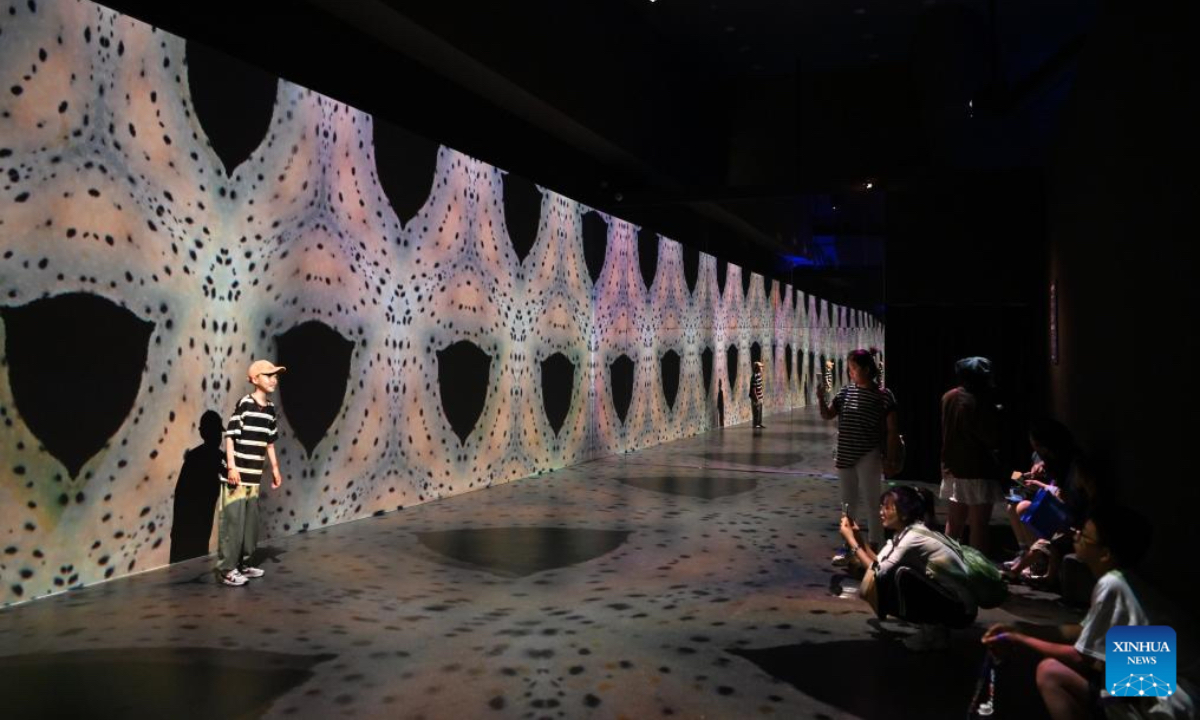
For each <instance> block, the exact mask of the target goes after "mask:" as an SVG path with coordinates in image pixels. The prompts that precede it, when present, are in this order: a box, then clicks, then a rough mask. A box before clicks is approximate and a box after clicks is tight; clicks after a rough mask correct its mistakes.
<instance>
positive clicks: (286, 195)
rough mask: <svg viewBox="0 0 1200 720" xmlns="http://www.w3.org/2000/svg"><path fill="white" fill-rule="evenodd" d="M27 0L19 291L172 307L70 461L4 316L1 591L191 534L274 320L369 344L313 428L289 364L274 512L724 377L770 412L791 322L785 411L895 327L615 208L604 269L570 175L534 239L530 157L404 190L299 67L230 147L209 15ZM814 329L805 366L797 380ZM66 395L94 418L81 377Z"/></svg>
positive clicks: (119, 561) (567, 444) (599, 430)
mask: <svg viewBox="0 0 1200 720" xmlns="http://www.w3.org/2000/svg"><path fill="white" fill-rule="evenodd" d="M10 10H11V12H10V13H9V14H8V15H7V16H6V17H5V18H4V20H3V28H2V30H3V34H2V35H0V74H2V75H3V84H2V85H0V88H2V89H3V94H2V99H0V172H2V173H3V182H4V185H3V189H2V193H3V195H2V198H0V308H2V309H8V310H10V311H12V312H18V311H19V310H20V309H22V308H26V307H27V306H29V305H30V303H33V302H35V301H37V300H39V299H44V298H54V297H59V296H66V295H71V294H85V295H89V296H94V297H96V298H99V299H102V300H104V301H106V302H108V303H111V304H112V305H115V306H116V307H118V308H120V309H122V310H123V311H126V312H128V313H129V314H131V315H132V316H133V317H134V318H136V319H137V320H140V321H143V322H144V323H152V328H151V329H150V330H149V339H148V340H147V341H146V348H145V357H146V362H145V367H144V370H143V372H142V374H141V382H140V386H138V388H137V390H136V393H135V397H134V400H133V403H132V408H131V409H130V410H129V412H128V413H127V414H126V415H125V416H124V419H123V421H121V422H120V423H119V427H117V429H116V430H115V432H113V433H112V435H111V437H109V438H108V440H107V442H106V443H104V445H103V447H101V449H99V450H98V451H96V452H95V453H94V454H92V455H91V456H90V457H88V458H87V460H86V461H84V462H83V464H82V466H81V467H79V468H78V471H77V472H71V471H69V470H68V467H67V466H66V465H65V464H64V461H63V459H62V458H60V457H56V456H55V455H54V454H53V453H52V452H50V451H49V450H47V449H46V447H45V443H44V442H43V440H42V439H41V438H39V437H38V436H37V434H35V433H34V432H33V431H32V430H31V429H30V427H29V425H28V424H27V423H26V422H25V420H24V412H23V410H22V408H21V407H19V406H18V404H17V403H16V402H15V401H14V392H13V386H12V375H13V374H14V373H12V372H10V369H11V363H10V362H9V357H8V356H9V355H10V354H11V353H10V352H8V351H7V349H8V348H9V347H10V345H9V340H10V338H9V337H8V334H7V331H6V327H5V324H4V323H0V345H3V347H5V348H6V354H5V357H4V362H3V368H2V369H0V419H2V420H3V429H2V430H0V456H2V457H3V458H4V459H3V467H0V507H3V515H2V516H0V576H2V589H0V603H4V604H7V603H12V602H17V601H21V600H26V599H29V598H32V597H37V596H40V595H44V594H48V593H51V592H55V591H57V590H61V589H64V588H67V587H73V586H77V585H81V584H87V583H91V582H95V581H98V580H102V579H104V578H109V577H114V576H119V575H122V574H125V573H128V572H132V571H138V570H143V569H147V568H152V567H155V566H159V565H162V564H164V563H166V562H167V559H168V553H169V544H170V543H169V536H170V531H171V522H172V518H171V512H172V496H173V493H174V490H175V484H176V481H177V480H178V474H179V468H180V465H181V462H182V459H183V457H184V453H185V451H186V450H187V449H188V448H189V446H190V445H192V444H194V443H195V442H196V440H197V439H198V430H197V429H198V427H199V421H200V417H201V416H202V415H203V414H204V413H205V411H208V410H216V411H218V412H220V413H221V414H222V416H224V415H225V414H226V413H227V412H228V410H229V408H230V407H231V404H232V403H233V402H234V401H235V400H236V398H237V396H238V395H240V394H241V393H243V392H245V391H246V390H247V389H248V388H247V386H246V384H245V383H244V381H243V380H244V372H245V368H246V366H247V365H248V363H249V361H250V360H251V359H252V358H254V357H260V356H261V357H276V356H277V352H278V347H277V345H276V338H277V337H279V336H281V335H285V334H286V333H288V332H289V331H290V330H292V329H294V328H296V327H297V326H300V325H302V324H305V323H320V324H321V325H323V326H324V328H325V329H327V330H328V331H331V332H332V333H336V336H340V338H341V340H340V341H337V342H338V343H343V344H346V345H348V346H349V347H350V348H351V349H350V351H349V375H348V377H347V378H337V379H336V380H338V381H343V384H344V388H345V389H344V391H340V388H341V385H339V386H338V388H339V391H340V392H343V394H342V395H341V397H342V402H341V405H340V409H338V410H337V412H336V413H334V414H333V419H332V420H329V419H328V417H325V418H322V421H321V422H320V423H318V425H317V426H318V427H321V428H325V427H327V429H326V430H325V431H324V435H323V437H320V438H319V439H316V440H314V439H311V438H310V439H309V441H308V445H311V447H305V446H304V445H302V444H301V443H300V441H299V439H298V438H297V434H296V433H295V432H293V431H292V427H291V426H290V423H291V422H292V420H289V417H288V415H289V407H288V403H287V392H288V390H287V386H286V383H287V382H288V380H287V378H286V376H285V378H284V388H283V389H282V390H281V397H280V398H277V402H279V403H280V405H281V407H282V410H283V412H282V421H281V422H282V439H281V440H280V442H279V443H278V452H279V457H280V460H281V463H282V466H283V472H284V476H285V478H286V481H285V484H284V485H283V487H282V488H280V489H279V490H278V491H274V492H270V491H268V492H265V493H264V499H263V509H264V521H263V522H264V525H265V526H264V528H263V531H264V534H265V536H266V537H271V536H278V535H281V534H288V533H294V532H299V531H302V530H304V529H307V528H316V527H321V526H325V525H328V524H332V523H338V522H344V521H346V520H351V519H354V518H360V517H364V516H369V515H372V514H378V513H381V512H386V511H392V510H395V509H397V508H403V507H406V506H411V505H414V504H418V503H422V502H426V501H429V500H433V499H437V498H440V497H446V496H449V495H454V494H456V493H461V492H465V491H469V490H472V489H477V488H486V487H489V486H491V485H493V484H496V483H504V482H507V481H510V480H513V479H515V478H520V477H525V476H529V475H532V474H535V473H538V472H540V471H544V470H547V469H551V468H558V467H562V466H566V465H570V464H574V463H579V462H581V461H584V460H587V459H589V458H595V457H598V456H602V455H605V454H610V453H617V452H623V451H627V450H631V449H635V448H639V447H643V446H646V445H651V444H656V443H660V442H663V441H665V440H670V439H673V438H678V437H683V436H688V435H692V434H696V433H699V432H703V431H705V430H707V429H709V428H711V427H713V426H714V425H715V424H716V423H717V421H718V420H717V418H718V413H717V395H718V394H717V392H715V391H714V390H715V389H720V390H721V391H722V394H723V397H724V400H723V402H724V415H723V417H724V422H725V423H726V424H734V423H739V422H744V421H746V420H748V419H749V416H750V408H749V400H748V398H747V397H746V396H747V392H748V382H749V375H750V373H749V371H748V358H749V347H750V345H751V344H752V343H755V342H757V343H759V344H760V346H761V347H763V348H769V349H772V352H773V354H771V355H769V356H768V360H769V362H768V368H767V375H768V401H767V411H768V413H770V412H777V411H780V410H784V409H787V408H789V407H793V406H798V405H803V404H805V403H807V402H810V401H811V397H812V393H811V390H810V387H811V385H812V380H811V378H809V377H807V375H804V373H807V372H808V371H807V368H808V367H809V364H806V363H804V362H803V359H804V358H805V357H806V354H807V353H816V354H817V355H821V356H825V357H834V356H838V355H844V354H845V352H847V351H848V350H849V349H851V348H852V347H854V346H858V345H868V344H873V345H881V344H882V328H881V327H880V326H879V325H878V324H876V323H874V321H871V320H869V319H868V318H867V317H866V316H865V315H862V314H858V313H850V312H848V311H846V310H845V309H844V308H838V307H833V306H831V305H829V304H828V303H826V302H824V301H821V300H818V299H816V298H813V297H807V296H805V295H803V294H801V293H798V292H796V291H794V290H793V289H792V288H791V287H788V286H780V285H778V284H776V283H772V284H771V285H770V286H769V287H767V286H766V285H765V284H764V280H763V278H762V277H760V276H757V275H755V276H753V277H752V278H751V280H750V283H749V288H750V290H749V294H748V295H747V296H745V297H744V296H743V293H742V285H743V284H742V282H741V273H742V272H743V271H742V270H741V269H740V268H737V267H736V266H730V267H729V269H728V274H729V277H728V281H727V282H726V283H725V284H724V292H723V294H722V293H720V292H718V283H717V259H716V258H715V257H712V256H708V255H703V254H701V256H700V263H699V276H698V278H697V281H696V289H695V291H694V292H689V291H688V285H687V282H686V280H685V269H684V260H683V252H682V248H681V246H680V245H679V244H678V243H676V242H674V241H672V240H668V239H666V238H659V239H658V261H657V271H656V273H655V275H654V280H653V283H652V284H651V286H650V287H646V284H645V281H644V280H643V277H642V272H641V270H640V269H639V262H638V231H639V229H638V228H637V227H635V226H633V225H631V224H630V223H628V222H625V221H623V220H621V219H619V218H616V217H611V216H607V215H603V214H599V217H600V218H602V219H603V221H604V224H605V226H606V227H607V239H608V246H607V253H606V255H605V260H604V265H603V268H602V270H601V272H600V275H599V279H598V280H597V281H596V282H595V283H593V282H592V280H591V277H590V276H589V271H588V265H587V260H586V259H585V253H584V245H583V241H582V236H583V224H584V220H585V218H586V217H588V216H589V215H590V214H593V213H596V211H594V210H591V209H589V208H587V207H584V206H582V205H580V204H579V203H577V202H575V201H573V200H570V199H568V198H565V197H562V196H560V195H557V194H555V193H554V192H552V191H550V190H547V189H544V188H539V189H538V190H539V192H540V193H541V196H542V204H541V211H540V219H539V222H538V225H537V235H536V238H533V239H532V246H531V247H530V245H529V242H530V239H529V238H521V239H520V240H521V242H520V243H518V244H517V245H518V246H520V247H522V248H525V247H528V248H529V250H528V256H527V257H525V258H524V260H521V259H520V258H519V256H518V254H517V252H516V251H515V250H514V241H513V239H512V238H511V237H510V236H509V228H508V225H507V224H506V219H505V206H504V202H503V197H504V185H505V178H506V174H505V173H504V172H503V171H502V170H499V169H497V168H495V167H492V166H490V165H488V164H486V163H484V162H481V161H479V160H476V159H472V158H470V157H467V156H465V155H463V154H461V153H458V152H456V151H454V150H451V149H449V148H441V149H440V150H439V151H438V153H437V158H436V167H435V168H434V169H433V181H432V183H431V188H430V192H429V195H428V198H427V199H426V201H425V203H424V205H423V206H422V207H421V208H420V210H419V211H417V212H416V214H415V215H413V216H412V217H411V218H407V217H405V218H402V217H399V216H397V214H396V212H395V211H394V210H393V206H392V204H391V203H390V202H389V199H388V197H387V195H386V193H385V192H384V190H383V185H382V184H381V182H380V180H379V176H378V171H377V168H376V158H375V155H374V149H373V142H372V139H373V137H374V136H373V119H372V117H371V116H369V115H367V114H365V113H363V112H361V111H358V110H356V109H354V108H351V107H348V106H346V105H344V104H341V103H338V102H336V101H333V100H331V99H330V98H328V97H324V96H322V95H320V94H318V93H315V92H313V91H310V90H307V89H305V88H302V87H299V86H296V85H293V84H290V83H288V82H285V81H279V82H278V83H277V88H276V98H275V105H274V112H273V115H272V117H271V120H270V123H269V125H268V128H267V131H266V134H265V135H264V136H263V137H262V139H261V142H260V143H259V145H258V147H257V148H256V149H255V150H254V151H253V152H251V153H250V154H249V156H248V157H247V158H246V159H245V160H244V161H243V162H242V163H241V164H240V165H238V166H237V167H236V168H234V169H233V170H232V172H231V173H229V172H227V171H226V169H225V165H224V164H223V162H222V160H221V159H220V158H219V157H218V154H217V153H216V152H215V151H214V150H213V148H212V147H211V146H210V144H209V142H208V141H207V139H206V135H205V131H204V128H203V127H201V126H200V124H199V120H198V119H197V115H196V113H195V112H194V107H193V104H192V102H191V98H190V91H189V85H188V65H187V52H186V47H187V45H186V42H185V41H184V40H182V39H180V38H178V37H175V36H172V35H169V34H167V33H164V32H162V31H158V30H155V29H153V28H151V27H149V26H147V25H145V24H143V23H140V22H138V21H136V20H133V19H131V18H128V17H125V16H123V15H120V14H118V13H115V12H113V11H110V10H107V9H105V8H102V7H99V6H97V5H93V4H91V3H88V2H83V1H80V2H75V1H72V0H52V1H48V2H47V1H43V2H38V3H33V2H29V3H21V4H14V5H13V6H12V7H11V8H10ZM230 112H234V110H233V109H231V110H230ZM418 170H419V171H420V172H426V171H425V170H420V169H419V168H418V169H417V170H414V172H415V171H418ZM322 332H323V333H324V334H325V335H327V336H330V337H335V336H333V335H330V333H328V332H324V330H322ZM315 335H316V336H320V335H321V333H316V334H315ZM460 341H466V342H469V343H472V344H473V345H475V346H477V347H478V349H479V350H480V351H482V353H483V354H485V355H486V356H487V357H489V358H490V363H489V364H488V365H487V367H488V368H489V370H488V371H487V372H488V377H487V392H486V398H484V400H483V402H482V409H481V410H479V411H478V419H477V420H476V421H475V424H474V427H473V428H472V429H470V431H469V432H468V433H466V434H465V437H463V436H461V435H460V434H458V433H456V432H455V430H454V428H452V427H451V424H450V422H449V420H448V419H447V417H446V413H445V412H444V410H443V403H442V398H441V389H440V388H441V385H440V384H439V382H438V377H439V375H438V367H437V358H438V353H439V352H440V351H443V350H445V349H446V348H448V347H450V346H451V345H453V344H455V343H457V342H460ZM335 344H337V343H335ZM730 344H733V345H736V346H737V347H738V348H739V357H740V358H743V360H742V361H741V364H742V365H744V366H746V367H743V368H742V369H741V371H739V372H738V373H737V375H736V380H735V382H734V384H733V386H731V385H730V383H729V379H728V378H727V373H726V370H725V368H724V363H723V362H719V363H716V364H715V365H714V368H715V372H714V373H713V376H712V383H713V386H712V387H710V388H707V389H706V388H705V387H704V385H703V383H704V379H703V376H704V374H703V372H702V369H701V355H702V354H703V353H704V352H705V350H706V349H716V350H717V351H718V354H719V355H720V356H721V357H723V354H721V351H722V349H723V348H725V347H727V346H728V345H730ZM787 347H790V348H793V349H794V352H795V353H796V358H793V365H794V367H796V368H797V374H798V375H804V376H802V377H799V378H798V379H797V380H796V381H795V382H791V383H789V382H787V375H786V373H785V370H784V368H785V364H786V363H785V358H784V357H783V355H782V353H783V352H785V350H784V348H787ZM669 350H673V351H675V352H676V353H677V354H678V355H679V357H680V358H681V362H680V371H679V372H680V377H679V385H678V391H677V396H676V398H675V401H674V406H673V408H672V407H671V406H670V405H668V403H667V400H666V397H665V396H664V394H663V391H662V378H661V377H660V374H661V365H660V361H659V360H660V358H661V357H662V355H663V354H664V353H666V352H667V351H669ZM556 353H560V354H561V355H562V356H564V357H565V358H566V359H567V360H568V361H569V362H570V363H571V364H572V365H573V366H574V368H575V369H576V370H575V372H574V378H575V386H574V388H573V389H572V391H571V396H570V400H569V409H568V411H567V413H566V417H565V420H564V421H563V422H562V425H561V428H560V429H558V431H557V432H556V430H555V428H554V427H552V425H551V422H550V420H549V419H548V418H547V416H546V410H545V407H546V405H545V403H544V402H543V398H542V392H543V389H542V388H543V384H542V382H541V376H540V373H541V367H542V363H543V361H545V360H546V359H547V358H549V357H551V356H552V355H554V354H556ZM622 355H625V356H627V357H628V358H630V359H632V360H633V361H634V363H635V369H634V375H633V393H632V399H631V402H630V405H629V407H628V410H627V412H626V415H625V417H624V421H622V420H621V419H620V417H618V415H617V413H616V410H615V406H614V402H613V392H612V387H611V383H610V379H609V368H610V366H611V365H612V363H613V362H614V360H616V359H617V358H618V357H620V356H622ZM79 362H80V363H81V364H86V363H87V362H88V358H86V357H81V358H79ZM87 393H88V388H86V387H81V388H80V394H79V396H78V398H77V400H78V403H80V404H84V403H88V402H89V397H90V396H89V395H88V394H87ZM333 402H335V403H336V396H334V400H333ZM291 411H292V412H294V411H295V408H292V410H291ZM329 412H330V413H332V410H330V411H329ZM59 417H60V418H61V422H62V423H66V424H68V425H67V426H65V427H64V428H62V429H63V431H64V432H67V433H68V434H69V423H70V422H71V410H70V407H65V408H63V409H62V412H61V413H60V414H59Z"/></svg>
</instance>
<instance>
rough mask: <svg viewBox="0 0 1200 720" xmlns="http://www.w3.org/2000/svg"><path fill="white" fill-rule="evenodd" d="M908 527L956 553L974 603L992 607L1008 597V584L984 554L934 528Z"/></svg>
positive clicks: (982, 606) (964, 581)
mask: <svg viewBox="0 0 1200 720" xmlns="http://www.w3.org/2000/svg"><path fill="white" fill-rule="evenodd" d="M909 529H910V530H915V531H917V532H919V533H921V534H922V535H925V536H926V537H931V538H934V539H935V540H938V541H940V542H941V543H943V544H944V545H946V546H947V547H949V548H950V549H951V550H952V551H954V554H955V555H958V557H959V558H960V559H961V560H962V562H963V565H964V566H966V568H967V574H966V577H964V578H962V580H963V584H964V585H966V587H967V589H968V590H969V591H970V592H971V595H972V597H974V598H975V604H976V605H978V606H979V607H981V608H984V609H987V608H994V607H997V606H999V605H1000V603H1002V602H1004V600H1005V599H1006V598H1007V597H1008V585H1007V584H1006V583H1005V582H1004V578H1003V577H1002V576H1001V575H1000V570H999V568H997V567H996V566H995V565H993V564H992V561H991V560H988V559H987V556H986V555H984V554H983V553H981V552H979V551H978V550H976V549H975V548H973V547H971V546H970V545H963V544H961V543H959V542H958V541H957V540H955V539H953V538H950V537H946V536H945V535H943V534H942V533H940V532H938V531H936V530H930V529H929V528H927V527H924V526H921V525H910V526H909Z"/></svg>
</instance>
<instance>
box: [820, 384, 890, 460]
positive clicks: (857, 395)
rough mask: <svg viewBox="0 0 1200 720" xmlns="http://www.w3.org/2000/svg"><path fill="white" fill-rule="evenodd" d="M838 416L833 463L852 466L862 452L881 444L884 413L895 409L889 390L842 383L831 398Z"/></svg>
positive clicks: (884, 423)
mask: <svg viewBox="0 0 1200 720" xmlns="http://www.w3.org/2000/svg"><path fill="white" fill-rule="evenodd" d="M833 409H834V410H835V411H836V412H837V416H838V444H837V462H836V463H835V465H836V466H837V467H839V468H848V467H853V466H854V464H855V463H857V462H858V461H859V460H861V459H862V457H863V456H864V455H866V454H867V453H869V452H871V451H872V450H877V449H879V448H880V446H882V445H883V443H884V440H885V439H886V437H887V435H886V432H887V424H886V422H887V414H888V413H890V412H892V411H893V410H895V409H896V396H895V395H892V391H891V390H880V389H879V388H878V387H876V386H875V385H870V386H868V387H858V386H857V385H843V386H842V389H841V390H839V391H838V394H837V395H835V396H834V398H833Z"/></svg>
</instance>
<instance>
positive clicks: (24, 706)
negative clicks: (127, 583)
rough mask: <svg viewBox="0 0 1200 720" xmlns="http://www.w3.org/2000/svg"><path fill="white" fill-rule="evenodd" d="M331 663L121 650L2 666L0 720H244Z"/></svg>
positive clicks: (203, 651)
mask: <svg viewBox="0 0 1200 720" xmlns="http://www.w3.org/2000/svg"><path fill="white" fill-rule="evenodd" d="M334 657H336V655H328V654H326V655H289V654H284V653H271V652H261V651H257V650H245V649H237V650H218V649H213V648H188V647H175V648H120V649H113V650H79V651H72V652H62V653H47V654H32V655H17V656H13V657H3V658H0V697H3V698H4V716H5V717H18V718H20V717H62V718H69V717H76V718H83V717H86V718H104V717H128V718H137V717H141V718H150V717H158V718H173V719H174V720H180V719H183V720H186V719H188V718H214V717H222V718H250V717H259V716H261V715H262V714H263V713H265V712H266V711H267V709H268V708H270V706H271V704H272V703H273V702H275V700H276V699H277V698H279V697H282V696H283V695H284V694H286V693H288V692H290V691H291V690H293V689H294V688H296V687H298V686H299V685H301V684H303V683H305V682H307V681H308V679H309V678H311V677H312V676H313V670H312V669H313V667H315V666H316V665H317V664H319V663H322V662H325V661H327V660H331V659H333V658H334Z"/></svg>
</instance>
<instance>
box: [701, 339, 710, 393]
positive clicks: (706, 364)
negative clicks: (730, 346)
mask: <svg viewBox="0 0 1200 720" xmlns="http://www.w3.org/2000/svg"><path fill="white" fill-rule="evenodd" d="M700 374H701V375H702V376H703V377H704V397H708V396H709V395H711V394H712V377H713V351H712V348H710V347H706V348H704V352H702V353H700Z"/></svg>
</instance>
